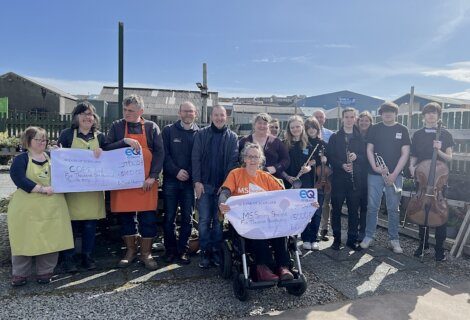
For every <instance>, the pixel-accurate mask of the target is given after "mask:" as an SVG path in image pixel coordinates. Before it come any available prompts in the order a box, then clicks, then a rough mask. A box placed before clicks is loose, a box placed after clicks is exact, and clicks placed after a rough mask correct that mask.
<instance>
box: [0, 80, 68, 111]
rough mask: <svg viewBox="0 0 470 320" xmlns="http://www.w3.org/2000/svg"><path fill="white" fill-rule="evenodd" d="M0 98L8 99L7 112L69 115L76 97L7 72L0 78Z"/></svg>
mask: <svg viewBox="0 0 470 320" xmlns="http://www.w3.org/2000/svg"><path fill="white" fill-rule="evenodd" d="M0 97H8V102H9V103H8V104H9V110H11V111H20V112H32V113H36V112H40V113H60V114H62V115H64V114H70V113H71V112H72V110H73V108H74V107H75V106H76V104H77V97H75V96H73V95H71V94H68V93H67V92H64V91H62V90H60V89H57V88H55V87H53V86H50V85H48V84H45V83H42V82H39V81H37V80H34V79H31V78H27V77H24V76H21V75H18V74H16V73H14V72H8V73H5V74H3V75H1V76H0Z"/></svg>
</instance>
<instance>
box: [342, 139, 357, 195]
mask: <svg viewBox="0 0 470 320" xmlns="http://www.w3.org/2000/svg"><path fill="white" fill-rule="evenodd" d="M344 141H345V142H346V163H347V164H351V173H350V174H351V183H352V188H353V191H356V183H355V182H354V163H353V162H352V161H351V160H349V154H350V153H351V152H350V151H349V141H348V137H347V136H346V135H345V136H344Z"/></svg>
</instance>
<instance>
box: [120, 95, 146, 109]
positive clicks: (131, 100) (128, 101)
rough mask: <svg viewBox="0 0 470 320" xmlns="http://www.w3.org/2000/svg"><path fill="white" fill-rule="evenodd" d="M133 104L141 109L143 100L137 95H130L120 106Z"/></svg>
mask: <svg viewBox="0 0 470 320" xmlns="http://www.w3.org/2000/svg"><path fill="white" fill-rule="evenodd" d="M131 104H135V105H136V106H137V107H138V108H139V109H143V108H144V107H145V105H144V98H142V97H141V96H139V95H137V94H131V95H130V96H128V97H125V98H124V100H123V101H122V106H123V107H127V106H128V105H131Z"/></svg>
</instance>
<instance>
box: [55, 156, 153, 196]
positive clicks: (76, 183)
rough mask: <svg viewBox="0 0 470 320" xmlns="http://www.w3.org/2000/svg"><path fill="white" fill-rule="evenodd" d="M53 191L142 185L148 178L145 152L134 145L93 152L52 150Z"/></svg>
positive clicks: (125, 187) (122, 187)
mask: <svg viewBox="0 0 470 320" xmlns="http://www.w3.org/2000/svg"><path fill="white" fill-rule="evenodd" d="M51 174H52V188H53V189H54V192H58V193H62V192H85V191H104V190H119V189H134V188H141V187H142V185H143V184H144V180H145V171H144V159H143V157H142V153H141V152H139V153H138V154H136V153H135V152H134V151H133V150H132V149H131V148H122V149H116V150H112V151H103V152H102V153H101V156H100V157H99V158H95V157H94V156H93V151H91V150H83V149H68V148H60V149H54V150H52V151H51Z"/></svg>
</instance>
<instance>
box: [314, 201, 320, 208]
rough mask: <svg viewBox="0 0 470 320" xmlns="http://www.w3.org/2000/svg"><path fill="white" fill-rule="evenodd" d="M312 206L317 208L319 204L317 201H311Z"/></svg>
mask: <svg viewBox="0 0 470 320" xmlns="http://www.w3.org/2000/svg"><path fill="white" fill-rule="evenodd" d="M312 207H314V208H317V209H318V208H320V204H319V203H318V201H315V202H312Z"/></svg>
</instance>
